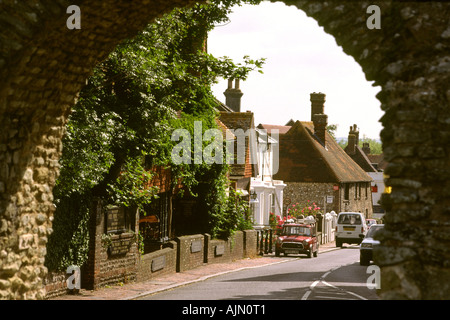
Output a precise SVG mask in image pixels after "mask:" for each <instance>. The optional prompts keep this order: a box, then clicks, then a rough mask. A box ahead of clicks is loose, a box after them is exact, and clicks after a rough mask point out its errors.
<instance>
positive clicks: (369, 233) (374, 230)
mask: <svg viewBox="0 0 450 320" xmlns="http://www.w3.org/2000/svg"><path fill="white" fill-rule="evenodd" d="M382 228H383V226H378V225H373V226H371V227H370V229H369V231H367V235H366V238H372V239H373V237H374V236H375V234H376V233H377V232H378V231H379V230H381V229H382Z"/></svg>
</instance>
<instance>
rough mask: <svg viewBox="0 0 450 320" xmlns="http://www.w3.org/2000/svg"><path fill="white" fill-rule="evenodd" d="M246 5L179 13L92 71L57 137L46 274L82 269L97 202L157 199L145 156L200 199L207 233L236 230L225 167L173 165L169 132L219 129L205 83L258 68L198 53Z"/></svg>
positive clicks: (219, 4)
mask: <svg viewBox="0 0 450 320" xmlns="http://www.w3.org/2000/svg"><path fill="white" fill-rule="evenodd" d="M243 2H246V3H253V4H256V3H259V2H260V1H256V0H247V1H237V0H227V1H218V0H217V1H210V3H209V4H206V5H205V4H204V5H195V6H193V7H192V8H190V9H176V10H174V11H173V12H171V13H170V14H167V15H166V16H164V17H163V18H161V19H158V20H157V21H155V22H154V23H152V24H150V25H149V26H148V27H147V28H145V30H143V31H142V32H141V33H140V34H138V35H137V36H136V37H135V38H133V39H129V40H127V41H124V42H123V43H122V44H121V45H119V46H118V47H117V48H116V50H114V51H113V52H112V53H111V54H110V55H109V57H108V58H107V59H106V60H105V61H103V62H102V63H100V64H99V65H98V66H97V67H96V68H95V69H94V70H93V74H92V76H91V77H90V78H89V79H88V82H87V85H86V86H85V87H84V88H83V89H82V91H81V92H80V97H79V100H78V102H77V104H76V105H75V106H74V107H73V109H72V113H71V115H70V116H69V119H68V123H67V126H66V134H65V137H64V139H63V155H62V158H61V159H60V164H61V169H60V176H59V178H58V180H57V183H56V186H55V188H54V199H55V200H54V203H55V206H56V211H55V215H54V216H55V219H54V222H53V229H54V232H53V234H52V235H51V236H50V238H49V241H48V245H47V257H46V266H47V267H48V268H49V269H50V270H65V268H67V266H68V265H71V264H76V265H82V264H83V263H84V262H85V260H86V259H87V252H88V239H89V233H88V227H87V225H88V218H89V208H90V205H91V201H92V199H93V198H94V197H97V198H102V199H103V200H104V202H105V203H110V204H119V205H124V206H132V207H142V206H144V205H145V204H148V203H150V202H151V201H152V200H153V199H154V197H155V194H156V193H157V190H156V189H154V188H153V189H145V188H144V186H145V185H146V184H147V183H148V181H150V179H151V178H152V177H151V174H150V173H149V172H148V171H146V170H145V166H144V161H143V160H144V159H145V160H146V162H147V165H150V166H170V167H171V169H172V173H173V175H174V176H173V180H174V181H179V179H181V181H182V183H183V185H184V186H185V187H186V189H187V190H188V191H189V192H190V193H192V194H193V195H194V196H197V197H203V198H202V200H204V201H200V202H201V203H205V205H204V206H205V208H204V209H205V210H207V212H208V214H209V219H208V220H207V221H206V225H205V232H210V233H212V235H213V236H227V235H229V234H231V232H232V230H233V229H236V228H237V226H238V221H237V220H236V219H235V217H234V216H235V215H236V214H235V213H236V210H235V209H233V208H234V207H233V206H230V205H228V204H229V203H231V202H230V201H231V200H230V199H231V197H228V195H227V194H226V193H225V189H226V187H227V180H226V178H225V174H226V172H227V167H226V166H225V165H216V164H213V165H207V164H205V163H202V164H194V163H192V164H185V163H183V164H177V165H174V164H173V163H171V151H172V148H173V147H174V144H175V143H176V142H174V141H172V140H171V132H172V131H173V130H174V129H176V128H185V129H188V130H190V132H191V134H192V136H193V132H192V130H193V129H192V128H193V123H194V121H202V124H203V129H204V130H207V129H209V128H216V126H217V125H216V122H215V118H216V117H217V114H216V111H215V109H214V107H215V105H216V100H215V98H214V96H213V94H212V92H211V89H210V87H211V84H213V83H214V82H215V81H217V79H218V77H224V78H240V79H245V78H246V77H247V75H248V73H249V72H251V71H252V70H255V69H260V68H261V66H262V64H263V59H260V60H252V59H250V58H249V57H245V58H244V61H243V62H242V63H240V64H235V63H234V62H233V61H231V60H230V59H229V58H227V57H223V58H216V57H213V56H212V55H210V54H208V53H206V52H205V51H204V50H203V45H204V40H205V37H206V35H207V32H208V31H210V30H211V29H212V28H213V27H214V25H215V24H220V23H223V22H224V21H226V20H227V15H228V14H229V13H230V11H231V7H232V6H233V5H235V4H240V3H243ZM233 197H234V196H233ZM233 199H235V198H233ZM232 201H234V200H232ZM232 203H234V202H232Z"/></svg>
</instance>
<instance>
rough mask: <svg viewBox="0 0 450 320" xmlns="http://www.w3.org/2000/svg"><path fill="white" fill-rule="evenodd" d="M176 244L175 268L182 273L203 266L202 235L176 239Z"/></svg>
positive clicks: (203, 241) (203, 240)
mask: <svg viewBox="0 0 450 320" xmlns="http://www.w3.org/2000/svg"><path fill="white" fill-rule="evenodd" d="M175 241H176V242H177V268H176V270H177V271H178V272H183V271H186V270H189V269H193V268H196V267H199V266H201V265H203V262H204V250H205V246H204V244H205V237H204V236H203V235H202V234H196V235H190V236H183V237H178V238H176V240H175Z"/></svg>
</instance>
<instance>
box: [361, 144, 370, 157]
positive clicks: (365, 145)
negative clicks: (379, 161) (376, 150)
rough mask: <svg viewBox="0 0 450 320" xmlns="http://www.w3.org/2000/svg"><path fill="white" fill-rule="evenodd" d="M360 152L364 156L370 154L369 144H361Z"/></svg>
mask: <svg viewBox="0 0 450 320" xmlns="http://www.w3.org/2000/svg"><path fill="white" fill-rule="evenodd" d="M362 151H364V153H365V154H370V144H369V143H368V142H363V146H362Z"/></svg>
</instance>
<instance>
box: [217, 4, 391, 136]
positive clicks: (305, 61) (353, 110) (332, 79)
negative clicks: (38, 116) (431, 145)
mask: <svg viewBox="0 0 450 320" xmlns="http://www.w3.org/2000/svg"><path fill="white" fill-rule="evenodd" d="M229 18H230V22H228V23H227V24H224V25H221V26H216V27H215V28H214V30H212V31H211V32H210V34H209V36H208V52H209V53H211V54H213V55H214V56H216V57H223V56H227V57H230V58H232V59H233V60H234V61H235V62H236V63H240V62H243V57H244V56H245V55H249V56H250V57H251V58H252V59H259V58H266V62H265V64H264V65H263V69H262V70H263V72H264V74H260V73H258V72H257V71H253V72H252V73H251V74H250V75H249V77H248V78H247V80H246V81H241V83H240V88H241V90H242V92H243V93H244V95H243V97H242V100H241V111H247V110H249V111H252V112H253V113H254V115H255V125H258V124H260V123H263V124H277V125H285V124H286V123H287V122H288V121H289V120H290V119H294V120H300V121H310V119H311V102H310V100H309V99H310V93H313V92H322V93H324V94H325V95H326V101H325V114H327V115H328V124H337V125H338V127H337V131H336V137H338V138H340V137H347V136H348V132H349V128H350V126H352V125H353V124H357V126H358V128H359V132H360V134H359V136H360V138H363V137H367V138H371V139H379V134H380V130H381V129H382V126H381V123H380V122H379V119H380V118H381V117H382V115H383V112H382V110H381V108H380V102H379V101H378V99H376V98H375V95H376V94H377V93H378V92H379V91H380V87H373V86H372V83H373V82H369V81H367V80H366V78H365V75H364V73H363V71H362V69H361V67H360V66H359V64H358V63H357V62H356V61H355V60H354V59H353V58H352V57H351V56H348V55H347V54H345V53H344V52H343V50H342V48H341V47H339V46H338V45H337V44H336V41H335V39H334V37H333V36H331V35H329V34H327V33H325V31H324V30H323V28H322V27H320V26H319V25H318V23H317V22H316V21H315V20H314V19H312V18H309V17H307V16H306V14H305V13H304V12H303V11H301V10H299V9H297V8H296V7H293V6H290V7H288V6H286V5H285V4H283V3H270V2H263V3H261V4H260V5H257V6H252V5H243V6H241V7H235V8H233V13H232V14H231V15H230V16H229ZM227 83H228V81H227V80H226V79H223V80H220V81H219V83H218V84H217V85H214V86H213V92H214V95H215V96H216V97H217V98H218V99H219V100H220V101H222V102H225V96H224V95H223V92H224V91H225V89H226V88H227Z"/></svg>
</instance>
